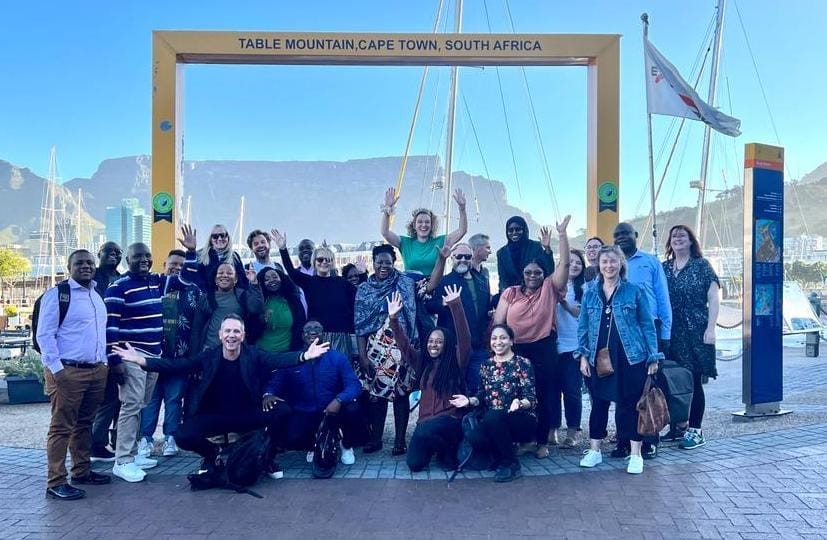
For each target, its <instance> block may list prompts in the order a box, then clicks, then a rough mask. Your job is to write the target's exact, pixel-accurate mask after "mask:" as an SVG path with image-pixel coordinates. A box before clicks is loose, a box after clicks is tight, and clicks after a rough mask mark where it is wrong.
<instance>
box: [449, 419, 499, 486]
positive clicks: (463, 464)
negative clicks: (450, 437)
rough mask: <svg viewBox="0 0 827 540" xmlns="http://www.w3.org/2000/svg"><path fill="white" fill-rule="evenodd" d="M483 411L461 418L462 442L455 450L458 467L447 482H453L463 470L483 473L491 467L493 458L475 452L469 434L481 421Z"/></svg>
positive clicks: (486, 454)
mask: <svg viewBox="0 0 827 540" xmlns="http://www.w3.org/2000/svg"><path fill="white" fill-rule="evenodd" d="M482 414H483V411H482V410H481V409H479V408H478V409H475V410H472V411H471V412H469V413H466V414H465V416H463V417H462V440H461V441H460V443H459V447H458V448H457V461H459V466H458V467H457V468H456V469H455V470H454V472H453V473H451V476H450V477H449V478H448V482H453V481H454V478H456V477H457V475H458V474H459V473H461V472H462V471H463V470H465V469H472V470H475V471H484V470H486V469H488V468H489V467H491V464H492V463H493V461H494V460H493V458H492V457H491V455H490V454H489V453H488V452H482V451H479V450H475V449H474V447H473V446H472V445H471V433H473V432H474V431H475V430H476V429H477V426H478V425H479V423H480V420H482Z"/></svg>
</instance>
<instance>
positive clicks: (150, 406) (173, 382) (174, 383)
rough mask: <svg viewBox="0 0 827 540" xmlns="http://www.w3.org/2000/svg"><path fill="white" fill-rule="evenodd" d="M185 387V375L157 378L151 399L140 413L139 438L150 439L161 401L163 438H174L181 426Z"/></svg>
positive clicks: (153, 431) (155, 424) (164, 375)
mask: <svg viewBox="0 0 827 540" xmlns="http://www.w3.org/2000/svg"><path fill="white" fill-rule="evenodd" d="M186 385H187V377H186V375H167V374H163V375H161V376H160V377H158V382H157V383H156V384H155V391H154V392H153V393H152V399H151V400H149V403H147V404H146V407H144V408H143V410H142V411H141V437H144V438H146V439H151V438H152V435H153V434H154V433H155V428H156V426H157V425H158V416H159V415H160V413H161V400H163V402H164V407H165V409H164V426H163V428H164V436H166V437H169V436H170V435H172V436H174V435H175V434H176V433H177V432H178V426H180V425H181V413H182V411H183V403H182V402H183V400H184V389H185V387H186Z"/></svg>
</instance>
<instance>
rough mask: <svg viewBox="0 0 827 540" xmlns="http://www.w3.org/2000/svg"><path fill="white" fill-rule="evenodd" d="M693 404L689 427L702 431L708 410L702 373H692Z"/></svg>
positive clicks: (690, 410)
mask: <svg viewBox="0 0 827 540" xmlns="http://www.w3.org/2000/svg"><path fill="white" fill-rule="evenodd" d="M692 378H693V383H694V384H693V388H692V404H691V405H690V406H689V427H691V428H695V429H701V422H703V419H704V411H705V410H706V396H705V395H704V383H703V374H701V372H700V371H695V372H693V373H692Z"/></svg>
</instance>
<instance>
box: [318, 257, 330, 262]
mask: <svg viewBox="0 0 827 540" xmlns="http://www.w3.org/2000/svg"><path fill="white" fill-rule="evenodd" d="M316 262H317V263H329V262H331V260H330V259H328V258H327V257H316Z"/></svg>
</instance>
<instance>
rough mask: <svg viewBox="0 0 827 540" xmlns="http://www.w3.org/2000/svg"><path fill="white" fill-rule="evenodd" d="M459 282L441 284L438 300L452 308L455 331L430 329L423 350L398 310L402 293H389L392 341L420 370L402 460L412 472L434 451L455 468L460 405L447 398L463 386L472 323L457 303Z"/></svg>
mask: <svg viewBox="0 0 827 540" xmlns="http://www.w3.org/2000/svg"><path fill="white" fill-rule="evenodd" d="M461 292H462V287H457V286H450V285H449V286H447V287H445V296H443V297H442V301H443V302H444V303H445V305H446V306H448V309H450V310H451V315H452V317H453V320H454V330H455V331H456V340H457V343H456V344H454V336H453V335H452V333H451V332H450V331H449V330H447V329H445V328H435V329H433V330H431V333H430V334H429V335H428V338H427V340H426V342H425V343H426V346H425V351H427V354H425V351H423V350H421V349H414V348H412V347H411V342H410V340H409V339H408V336H407V335H405V330H404V329H403V328H402V325H401V324H399V319H398V318H397V315H398V314H399V311H400V310H401V309H402V297H401V295H400V294H399V293H395V294H394V295H393V297H392V298H389V299H388V316H390V320H391V329H392V330H393V333H394V336H396V343H397V345H398V346H399V350H400V351H401V352H402V361H403V362H408V363H410V364H411V365H412V366H413V368H414V371H415V372H416V373H421V375H420V379H419V388H420V390H421V391H422V398H421V399H420V401H419V421H418V422H417V424H416V430H414V433H413V436H412V437H411V444H410V446H409V447H408V455H407V462H408V468H409V469H410V470H411V471H412V472H418V471H421V470H423V469H425V468H426V467H427V466H428V463H429V462H430V461H431V456H433V455H434V454H436V455H437V457H438V459H439V461H440V462H441V464H442V466H443V468H445V469H446V470H453V469H454V468H456V465H457V463H456V454H457V445H459V442H460V440H462V411H460V410H459V409H457V408H456V407H454V406H453V405H452V404H451V398H452V397H453V396H454V395H456V394H458V393H461V392H462V391H463V389H464V387H465V375H464V373H465V369H466V368H467V367H468V359H469V358H470V356H471V329H470V328H469V327H468V320H467V319H466V317H465V310H464V309H463V308H462V302H461V301H460V299H459V298H460V293H461Z"/></svg>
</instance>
